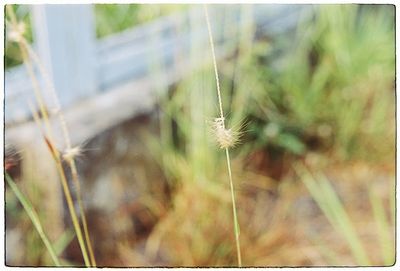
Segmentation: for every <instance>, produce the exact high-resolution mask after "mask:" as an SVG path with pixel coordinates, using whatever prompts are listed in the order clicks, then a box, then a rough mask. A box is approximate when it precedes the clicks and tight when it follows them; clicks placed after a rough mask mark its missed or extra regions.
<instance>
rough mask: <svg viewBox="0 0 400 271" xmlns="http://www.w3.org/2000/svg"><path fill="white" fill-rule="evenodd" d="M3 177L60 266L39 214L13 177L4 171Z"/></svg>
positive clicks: (55, 262) (53, 258)
mask: <svg viewBox="0 0 400 271" xmlns="http://www.w3.org/2000/svg"><path fill="white" fill-rule="evenodd" d="M5 177H6V181H7V184H8V186H9V187H10V188H11V190H12V191H13V193H14V194H15V196H16V197H17V198H18V200H19V202H20V203H21V204H22V207H24V210H25V212H26V213H27V215H28V217H29V219H30V220H31V222H32V224H33V226H34V227H35V229H36V231H37V232H38V234H39V236H40V238H41V239H42V242H43V243H44V245H45V246H46V249H47V251H48V252H49V254H50V257H51V259H52V260H53V262H54V264H55V265H56V266H58V267H59V266H61V264H60V261H59V260H58V257H57V254H56V252H55V251H54V248H53V246H52V245H51V243H50V240H49V239H48V238H47V236H46V234H45V232H44V230H43V227H42V223H41V222H40V219H39V216H38V214H37V213H36V211H35V209H34V208H33V206H32V203H31V202H30V201H29V200H28V198H26V197H25V196H24V194H23V193H22V192H21V191H20V190H19V188H18V186H17V184H16V183H15V182H14V181H13V179H12V178H11V177H10V175H8V174H7V173H5Z"/></svg>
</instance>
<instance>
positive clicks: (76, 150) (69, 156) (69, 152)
mask: <svg viewBox="0 0 400 271" xmlns="http://www.w3.org/2000/svg"><path fill="white" fill-rule="evenodd" d="M81 155H82V149H81V147H79V146H77V147H73V148H69V149H66V150H65V151H64V153H63V154H62V157H63V159H64V160H65V161H67V162H72V161H73V160H74V159H75V158H76V157H78V156H81Z"/></svg>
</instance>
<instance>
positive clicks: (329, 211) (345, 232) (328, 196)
mask: <svg viewBox="0 0 400 271" xmlns="http://www.w3.org/2000/svg"><path fill="white" fill-rule="evenodd" d="M295 170H296V171H297V173H298V175H299V176H300V177H301V180H302V182H303V183H304V184H305V186H306V188H307V190H308V191H309V192H310V194H311V196H312V197H313V199H314V200H315V201H316V203H317V204H318V206H319V207H320V209H321V210H322V212H323V213H324V215H325V216H326V218H327V219H328V220H329V222H330V223H331V224H332V226H333V227H334V228H335V230H336V231H337V232H338V233H340V234H341V235H342V236H343V237H345V239H346V241H347V243H348V246H349V247H350V249H351V251H352V253H353V255H354V258H355V259H356V261H357V264H359V265H363V266H368V265H370V261H369V258H368V256H367V254H366V252H365V249H364V247H363V245H362V243H361V241H360V239H359V237H358V235H357V232H356V230H355V229H354V226H353V224H352V222H351V220H350V218H349V216H348V214H347V212H346V210H345V209H344V207H343V204H342V203H341V202H340V200H339V198H338V196H337V194H336V192H335V191H334V189H333V188H332V186H331V185H330V183H329V181H328V180H327V179H326V178H325V177H324V176H322V175H320V176H319V177H320V179H321V180H320V182H319V184H318V183H317V181H316V180H315V179H314V177H313V176H312V175H311V174H310V173H309V172H308V171H307V170H306V169H305V168H304V167H303V166H300V165H296V166H295Z"/></svg>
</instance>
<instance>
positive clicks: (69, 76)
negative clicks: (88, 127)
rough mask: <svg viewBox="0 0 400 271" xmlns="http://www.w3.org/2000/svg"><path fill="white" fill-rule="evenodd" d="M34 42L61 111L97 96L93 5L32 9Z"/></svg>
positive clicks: (35, 7)
mask: <svg viewBox="0 0 400 271" xmlns="http://www.w3.org/2000/svg"><path fill="white" fill-rule="evenodd" d="M32 15H33V20H32V23H33V31H34V42H35V47H36V50H37V52H38V54H39V58H40V59H41V61H42V62H43V64H44V65H45V67H46V68H47V71H48V72H49V76H50V78H51V79H52V80H53V83H54V87H55V89H56V91H57V95H58V97H59V99H60V103H61V106H62V107H65V106H68V105H70V104H71V103H73V102H74V101H77V100H79V99H81V98H85V97H89V96H91V95H93V94H94V93H95V92H96V88H97V84H96V70H95V68H96V65H95V61H96V55H95V54H96V46H95V41H96V40H95V39H96V33H95V27H94V23H93V22H94V18H93V17H94V14H93V6H92V5H33V6H32Z"/></svg>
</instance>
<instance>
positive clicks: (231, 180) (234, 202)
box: [204, 5, 242, 267]
mask: <svg viewBox="0 0 400 271" xmlns="http://www.w3.org/2000/svg"><path fill="white" fill-rule="evenodd" d="M204 13H205V16H206V22H207V29H208V37H209V40H210V46H211V53H212V60H213V64H214V73H215V81H216V84H217V94H218V103H219V111H220V119H221V122H222V128H223V129H225V118H224V111H223V108H222V98H221V89H220V83H219V76H218V68H217V60H216V57H215V49H214V41H213V37H212V31H211V26H210V18H209V15H208V10H207V5H204ZM225 154H226V163H227V167H228V175H229V184H230V190H231V197H232V213H233V224H234V232H235V240H236V252H237V260H238V266H239V267H242V256H241V252H240V239H239V235H240V232H239V231H240V230H239V222H238V217H237V213H236V201H235V191H234V186H233V178H232V169H231V163H230V157H229V148H228V147H226V148H225Z"/></svg>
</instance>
